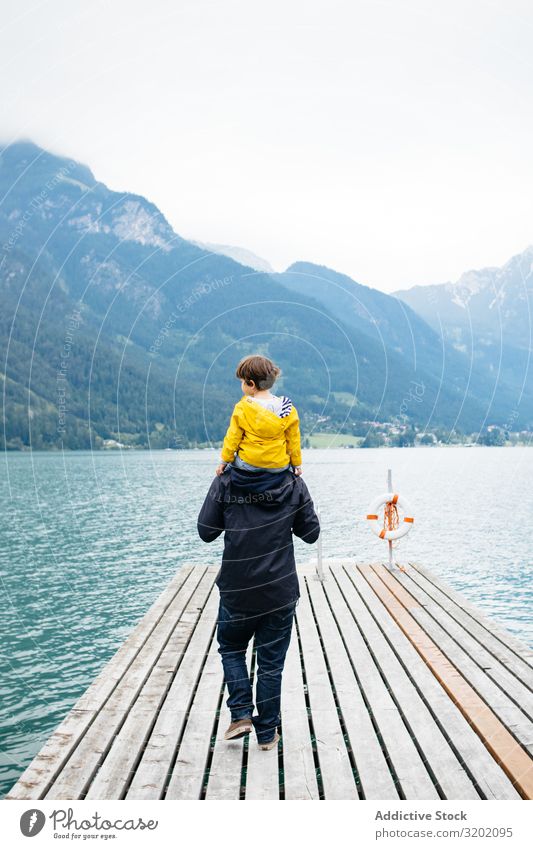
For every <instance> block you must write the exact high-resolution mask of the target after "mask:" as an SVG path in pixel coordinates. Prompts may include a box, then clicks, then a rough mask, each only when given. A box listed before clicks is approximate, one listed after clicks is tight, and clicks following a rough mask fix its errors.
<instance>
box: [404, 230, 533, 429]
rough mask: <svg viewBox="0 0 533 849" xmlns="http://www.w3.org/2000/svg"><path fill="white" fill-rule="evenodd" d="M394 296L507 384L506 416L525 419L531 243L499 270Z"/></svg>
mask: <svg viewBox="0 0 533 849" xmlns="http://www.w3.org/2000/svg"><path fill="white" fill-rule="evenodd" d="M396 296H397V297H398V298H400V299H401V300H402V301H403V302H404V303H405V304H408V305H409V306H410V307H411V308H412V309H414V310H416V312H417V313H418V314H419V315H420V316H422V317H423V318H424V319H425V320H426V321H427V322H428V324H430V325H431V326H432V327H433V328H434V329H435V330H437V331H438V332H439V333H441V334H442V336H443V337H444V338H445V339H446V340H447V342H449V344H450V345H452V346H453V347H454V349H455V350H457V351H459V352H462V353H467V354H468V355H470V356H471V357H472V360H473V362H474V364H475V367H476V368H479V369H482V370H483V371H485V372H486V373H487V374H490V375H492V376H493V380H494V382H495V383H500V384H502V383H505V384H506V385H507V386H509V388H510V390H511V391H512V394H513V401H512V402H511V403H510V405H509V407H508V414H507V415H508V419H510V420H511V423H512V422H514V421H515V420H523V418H524V411H525V410H528V409H529V403H530V402H529V399H530V396H531V383H532V378H531V371H530V369H531V365H530V356H531V343H532V335H533V331H532V320H533V246H530V247H528V248H526V250H525V251H524V252H523V253H521V254H518V255H516V256H514V257H512V258H511V259H510V260H509V261H508V262H507V263H505V265H503V266H502V267H501V268H498V267H490V268H483V269H480V270H477V271H476V270H472V271H467V272H466V273H465V274H463V275H462V276H461V277H460V278H459V280H457V282H455V283H443V284H440V285H433V286H414V287H413V288H411V289H407V290H404V291H400V292H397V293H396ZM526 417H527V414H526Z"/></svg>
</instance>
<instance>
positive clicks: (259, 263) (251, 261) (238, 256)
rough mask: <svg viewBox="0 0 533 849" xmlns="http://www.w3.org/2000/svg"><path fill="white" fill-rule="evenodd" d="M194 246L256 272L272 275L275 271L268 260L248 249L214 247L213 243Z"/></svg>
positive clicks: (233, 246) (232, 246) (198, 243)
mask: <svg viewBox="0 0 533 849" xmlns="http://www.w3.org/2000/svg"><path fill="white" fill-rule="evenodd" d="M193 245H197V246H198V247H199V248H203V249H204V250H206V251H212V252H213V253H215V254H222V256H229V257H230V259H234V260H235V262H239V263H240V264H241V265H246V266H247V268H253V269H254V270H255V271H265V272H266V273H267V274H271V273H272V272H273V271H274V269H273V268H272V266H271V265H270V263H269V262H268V260H266V259H263V258H262V257H260V256H257V254H254V253H252V251H248V250H246V248H239V247H236V246H235V245H214V244H212V243H211V242H196V241H193Z"/></svg>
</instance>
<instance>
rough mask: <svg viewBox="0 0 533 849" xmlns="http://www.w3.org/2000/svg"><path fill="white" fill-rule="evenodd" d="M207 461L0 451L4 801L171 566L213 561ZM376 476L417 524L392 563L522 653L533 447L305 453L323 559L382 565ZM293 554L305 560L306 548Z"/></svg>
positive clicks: (532, 636) (531, 587)
mask: <svg viewBox="0 0 533 849" xmlns="http://www.w3.org/2000/svg"><path fill="white" fill-rule="evenodd" d="M216 463H217V454H216V453H215V452H214V451H179V452H176V451H156V452H124V453H116V452H99V453H90V452H79V453H76V452H73V453H69V454H59V453H57V454H56V453H33V454H16V453H11V454H4V455H3V458H2V463H1V471H0V503H1V507H2V527H1V536H2V540H1V547H0V552H1V554H0V557H1V563H0V577H1V587H2V594H3V604H2V610H1V633H2V676H1V681H0V694H1V705H2V731H1V735H2V738H1V741H0V751H1V762H0V781H1V786H0V793H1V795H4V794H5V793H6V792H7V791H8V789H9V788H10V787H11V785H12V784H13V783H14V781H16V779H17V778H18V776H19V775H20V773H21V771H22V770H23V769H24V767H25V766H26V765H27V764H28V763H29V762H30V760H31V759H32V757H33V756H34V755H35V754H36V752H37V751H38V750H39V749H40V748H41V746H42V744H43V743H44V742H45V740H46V739H47V737H48V736H49V734H50V732H51V731H52V730H53V729H54V728H55V726H56V725H58V723H59V722H60V720H61V719H62V718H63V716H64V715H65V713H66V712H67V711H68V710H69V708H70V707H71V706H72V705H73V703H74V702H75V701H76V699H77V698H78V697H79V696H80V695H81V694H82V693H83V692H84V690H85V689H86V688H87V686H88V685H89V684H90V682H91V681H92V680H93V678H94V677H95V676H96V675H97V674H98V672H99V671H100V669H101V668H102V666H103V665H104V664H105V662H106V661H107V660H108V659H109V658H110V657H111V656H112V654H113V653H114V652H115V651H116V649H117V648H118V647H119V646H120V644H121V643H122V642H123V640H124V639H125V637H126V636H127V634H128V633H129V632H130V631H131V629H132V627H133V626H134V625H135V624H136V622H137V621H138V620H139V619H140V618H141V617H142V616H143V615H144V613H145V612H146V610H147V609H148V607H149V606H150V605H151V603H152V602H153V601H154V599H155V598H156V597H157V596H158V595H159V593H160V592H161V591H162V590H163V588H164V587H165V586H166V584H167V583H168V581H169V580H170V578H171V577H172V575H173V574H174V573H175V571H176V570H177V569H178V568H179V566H180V564H182V563H184V562H185V561H194V562H197V563H206V562H211V563H214V562H217V561H218V560H219V559H220V555H221V551H222V543H221V541H220V540H217V541H216V542H215V543H213V544H211V545H210V546H207V545H205V544H204V543H201V542H200V540H199V538H198V537H197V534H196V517H197V514H198V510H199V508H200V505H201V503H202V500H203V497H204V495H205V492H206V490H207V488H208V486H209V483H210V481H211V479H212V477H213V474H214V469H215V466H216ZM389 467H390V468H392V470H393V481H394V486H395V489H397V490H399V491H400V492H401V493H403V494H404V495H405V496H406V497H407V498H408V499H409V501H410V502H411V505H412V508H413V512H414V515H415V524H414V528H413V530H412V532H411V533H410V534H409V536H408V537H406V538H404V539H403V540H402V541H401V543H400V545H399V547H398V549H397V550H396V553H395V556H396V559H398V560H399V561H401V562H402V561H404V562H406V561H409V560H412V561H415V562H417V563H420V564H421V565H423V566H427V567H428V568H430V569H431V570H433V571H434V572H436V573H437V574H439V575H441V576H442V577H443V578H444V579H445V580H446V581H447V582H448V583H449V584H450V585H452V586H453V587H455V588H456V589H458V590H460V591H461V592H462V593H464V595H465V596H466V597H467V598H468V599H470V600H471V601H473V602H474V603H475V604H477V605H478V606H479V607H480V608H481V609H483V610H484V611H486V612H487V613H488V614H489V615H490V616H491V617H493V618H494V619H495V620H497V621H498V622H499V623H500V624H501V625H503V626H505V627H506V628H508V629H509V630H510V631H511V632H512V633H513V634H515V635H516V636H518V637H520V638H521V639H522V640H524V641H525V642H527V643H529V645H532V646H533V580H532V576H533V565H532V564H533V556H532V545H531V541H530V537H531V518H532V516H533V487H532V485H531V481H532V477H533V449H532V448H528V447H516V448H477V447H475V448H465V447H442V448H441V447H436V448H433V447H431V448H430V447H428V448H422V447H420V448H404V449H368V450H357V449H353V450H346V449H345V450H343V449H334V450H329V451H328V450H313V451H312V450H309V451H307V452H304V475H305V480H306V482H307V485H308V486H309V489H310V491H311V494H312V496H313V498H314V500H315V503H317V504H318V505H319V507H320V510H321V514H322V540H323V552H324V556H325V557H338V556H350V557H352V558H356V559H357V560H360V561H365V560H373V561H375V560H379V559H385V558H386V554H387V546H386V544H385V543H383V542H382V541H381V540H378V539H377V538H376V537H375V536H374V535H373V534H372V533H371V531H370V529H369V527H368V526H367V523H366V521H365V518H364V517H365V515H366V510H367V506H368V504H369V502H370V501H371V500H372V499H373V498H374V497H375V496H377V495H379V494H380V493H381V492H384V491H385V490H386V486H385V483H386V474H387V468H389ZM296 553H297V557H299V558H300V559H305V560H308V559H310V558H315V557H316V546H306V545H305V544H304V543H302V542H301V541H298V542H297V545H296Z"/></svg>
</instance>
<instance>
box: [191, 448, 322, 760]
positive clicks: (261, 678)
mask: <svg viewBox="0 0 533 849" xmlns="http://www.w3.org/2000/svg"><path fill="white" fill-rule="evenodd" d="M222 531H224V532H225V534H224V553H223V555H222V566H221V569H220V571H219V573H218V575H217V578H216V584H217V586H218V588H219V591H220V605H219V611H218V626H217V640H218V645H219V648H218V650H219V652H220V655H221V657H222V665H223V668H224V679H225V682H226V684H227V686H228V692H229V698H228V700H227V703H226V704H227V706H228V708H229V709H230V711H231V723H230V725H229V727H228V729H227V731H226V733H225V734H224V737H225V739H226V740H235V739H237V738H238V737H243V736H244V735H245V734H248V733H249V732H251V730H252V727H253V728H255V732H256V735H257V742H258V744H259V746H260V748H261V749H265V750H267V749H272V748H274V746H276V745H277V743H278V741H279V739H280V738H279V734H278V731H277V728H278V725H279V723H280V720H281V714H280V708H281V675H282V672H283V665H284V663H285V655H286V654H287V649H288V647H289V643H290V639H291V631H292V623H293V619H294V612H295V609H296V605H297V603H298V598H299V596H300V590H299V584H298V577H297V574H296V564H295V561H294V546H293V540H292V535H293V534H295V535H296V536H297V537H300V538H301V539H303V540H305V542H308V543H313V542H315V541H316V540H317V539H318V535H319V533H320V526H319V523H318V518H317V515H316V513H315V510H314V507H313V502H312V500H311V497H310V495H309V491H308V489H307V487H306V485H305V483H304V481H303V479H302V478H301V477H297V476H295V475H294V474H293V472H291V471H286V472H282V473H271V472H250V471H246V470H243V469H238V468H236V467H234V466H232V465H230V466H228V467H226V469H225V471H224V472H223V473H222V474H221V475H220V476H219V477H217V478H215V480H214V481H213V483H212V484H211V487H210V489H209V492H208V494H207V496H206V498H205V501H204V503H203V506H202V509H201V510H200V515H199V517H198V533H199V534H200V537H201V538H202V539H203V540H204V542H212V541H213V540H215V539H216V538H217V537H218V536H220V534H221V533H222ZM254 636H255V644H256V649H257V684H256V708H257V715H255V716H252V713H253V708H254V704H253V696H252V687H251V684H250V678H249V676H248V671H247V668H246V650H247V647H248V643H249V642H250V640H251V639H252V638H253V637H254Z"/></svg>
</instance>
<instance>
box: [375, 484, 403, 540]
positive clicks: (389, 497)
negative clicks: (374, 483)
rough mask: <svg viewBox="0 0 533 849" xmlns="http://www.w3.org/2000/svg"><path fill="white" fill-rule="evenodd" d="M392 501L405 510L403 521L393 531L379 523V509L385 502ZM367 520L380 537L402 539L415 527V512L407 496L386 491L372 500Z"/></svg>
mask: <svg viewBox="0 0 533 849" xmlns="http://www.w3.org/2000/svg"><path fill="white" fill-rule="evenodd" d="M390 502H392V503H393V504H396V505H397V506H398V507H400V508H401V510H402V511H403V522H401V524H400V526H399V527H398V528H396V529H395V530H393V531H386V530H385V528H384V527H383V526H382V525H380V523H379V515H378V511H379V509H380V508H381V507H383V506H384V505H385V504H388V503H390ZM366 518H367V520H368V521H369V522H370V527H371V528H372V530H373V532H374V533H375V535H376V536H377V537H379V538H380V539H387V540H390V541H392V540H395V539H401V537H404V536H405V535H406V534H408V533H409V531H410V530H411V528H412V527H413V522H414V518H413V513H412V510H411V508H410V507H409V504H408V503H407V501H406V500H405V498H400V496H399V495H398V493H397V492H385V493H383V495H380V496H379V497H378V498H376V499H375V501H373V502H372V504H371V505H370V507H369V508H368V512H367V516H366Z"/></svg>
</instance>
